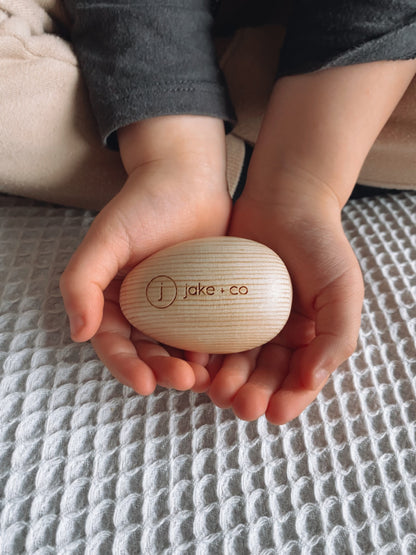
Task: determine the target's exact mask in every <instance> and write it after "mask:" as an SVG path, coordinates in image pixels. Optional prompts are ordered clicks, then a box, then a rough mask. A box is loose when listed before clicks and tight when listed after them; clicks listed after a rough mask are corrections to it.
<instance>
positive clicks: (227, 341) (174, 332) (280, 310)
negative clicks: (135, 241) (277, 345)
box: [120, 237, 292, 354]
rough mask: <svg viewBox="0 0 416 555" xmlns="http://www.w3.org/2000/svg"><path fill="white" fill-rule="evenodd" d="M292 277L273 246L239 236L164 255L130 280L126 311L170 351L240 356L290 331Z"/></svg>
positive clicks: (123, 297)
mask: <svg viewBox="0 0 416 555" xmlns="http://www.w3.org/2000/svg"><path fill="white" fill-rule="evenodd" d="M291 303H292V287H291V282H290V278H289V274H288V272H287V269H286V267H285V265H284V264H283V262H282V260H281V259H280V258H279V257H278V256H277V254H276V253H274V252H273V251H272V250H271V249H269V248H268V247H266V246H264V245H261V244H260V243H257V242H255V241H251V240H248V239H239V238H237V237H214V238H213V237H210V238H204V239H194V240H191V241H186V242H184V243H180V244H178V245H174V246H172V247H168V248H166V249H164V250H161V251H159V252H157V253H155V254H154V255H152V256H150V257H149V258H147V259H146V260H144V261H143V262H142V263H140V264H139V265H138V266H136V267H135V268H134V269H133V270H132V271H131V272H130V273H129V274H128V275H127V276H126V278H125V280H124V281H123V284H122V287H121V292H120V306H121V309H122V311H123V314H124V315H125V317H126V318H127V320H128V321H129V322H130V323H131V324H132V325H133V326H134V327H135V328H137V329H139V330H140V331H142V332H143V333H145V334H146V335H149V336H150V337H152V338H153V339H156V340H157V341H160V342H161V343H164V344H166V345H170V346H172V347H177V348H179V349H184V350H188V351H196V352H204V353H221V354H226V353H235V352H241V351H245V350H247V349H252V348H254V347H258V346H259V345H263V344H264V343H267V341H270V340H271V339H272V338H273V337H275V336H276V335H277V334H278V333H279V331H280V330H281V329H282V328H283V326H284V325H285V323H286V321H287V319H288V317H289V313H290V308H291Z"/></svg>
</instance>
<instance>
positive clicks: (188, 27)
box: [65, 0, 234, 147]
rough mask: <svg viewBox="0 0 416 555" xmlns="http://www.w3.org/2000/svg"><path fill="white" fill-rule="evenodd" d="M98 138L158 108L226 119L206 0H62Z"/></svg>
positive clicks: (108, 138)
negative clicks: (70, 26) (95, 122)
mask: <svg viewBox="0 0 416 555" xmlns="http://www.w3.org/2000/svg"><path fill="white" fill-rule="evenodd" d="M65 1H66V5H67V8H68V11H69V13H70V15H71V17H72V41H73V45H74V49H75V53H76V55H77V58H78V60H79V64H80V67H81V70H82V73H83V75H84V79H85V82H86V85H87V88H88V92H89V96H90V102H91V105H92V109H93V112H94V114H95V117H96V119H97V122H98V126H99V130H100V133H101V136H102V139H103V141H104V142H105V143H106V144H108V145H109V146H112V147H116V146H117V135H116V133H115V132H116V130H117V129H119V128H120V127H122V126H124V125H127V124H129V123H132V122H135V121H138V120H141V119H145V118H149V117H155V116H161V115H166V114H184V113H186V114H198V115H210V116H215V117H218V118H221V119H223V120H225V121H232V120H233V118H234V115H233V110H232V108H231V105H230V101H229V99H228V96H227V92H226V87H225V85H224V82H223V78H222V76H221V72H220V70H219V68H218V66H217V61H216V56H215V50H214V45H213V40H212V36H211V35H212V24H213V16H212V11H211V0H106V1H102V0H65Z"/></svg>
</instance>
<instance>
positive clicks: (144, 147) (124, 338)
mask: <svg viewBox="0 0 416 555" xmlns="http://www.w3.org/2000/svg"><path fill="white" fill-rule="evenodd" d="M119 141H120V151H121V155H122V158H123V162H124V165H125V167H126V170H127V172H128V174H129V177H128V180H127V182H126V184H125V186H124V187H123V189H122V190H121V192H120V193H119V194H118V195H117V196H116V197H115V198H114V199H113V200H112V201H111V202H110V203H109V204H108V205H107V206H106V207H105V208H104V209H103V210H102V211H101V212H100V214H99V215H98V216H97V218H96V219H95V221H94V222H93V224H92V226H91V228H90V230H89V231H88V233H87V235H86V237H85V239H84V240H83V242H82V243H81V245H80V247H79V248H78V249H77V251H76V252H75V254H74V255H73V257H72V259H71V261H70V263H69V264H68V267H67V268H66V270H65V272H64V273H63V275H62V278H61V291H62V295H63V298H64V303H65V308H66V310H67V313H68V315H69V317H70V324H71V335H72V338H73V339H74V340H75V341H86V340H89V339H91V338H92V344H93V346H94V348H95V350H96V352H97V354H98V356H99V357H100V358H101V360H102V361H103V362H104V364H105V365H106V366H107V368H108V369H109V370H110V372H111V373H112V374H113V375H114V376H115V377H116V378H118V379H119V380H120V381H121V382H122V383H124V384H126V385H129V386H130V387H132V388H133V389H135V390H136V391H137V392H138V393H141V394H149V393H151V392H152V391H153V390H154V388H155V386H156V384H159V385H162V386H165V387H172V388H176V389H179V390H184V389H191V388H192V389H194V390H195V391H203V390H206V389H207V387H208V385H209V375H208V372H207V371H206V369H205V368H204V366H203V364H204V363H205V362H206V360H207V357H206V356H198V355H194V354H189V355H188V354H186V353H182V352H179V351H177V350H175V349H170V348H164V347H163V346H161V345H159V344H158V343H156V342H154V341H152V340H150V339H147V338H145V337H144V336H143V335H141V334H140V333H139V332H137V330H133V329H132V328H131V326H130V325H129V324H128V322H127V321H126V320H125V318H124V317H123V315H122V313H121V310H120V307H119V289H120V285H121V281H122V277H123V276H124V275H125V274H126V273H127V271H128V270H129V269H131V268H132V267H134V266H135V265H136V264H138V263H139V262H140V261H141V260H143V258H145V257H147V256H149V255H150V254H152V253H153V252H156V251H158V250H160V249H162V248H164V247H166V246H168V245H171V244H175V243H178V242H180V241H184V240H187V239H191V238H194V237H202V236H207V235H222V234H224V233H225V231H226V228H227V225H228V219H229V213H230V208H231V206H230V205H231V202H230V198H229V195H228V190H227V186H226V180H225V143H224V127H223V123H222V121H219V120H216V119H213V118H209V117H195V116H168V117H161V118H154V119H152V120H147V121H144V122H141V123H138V124H134V125H133V126H130V127H129V128H126V129H124V130H123V131H122V132H121V133H120V134H119ZM186 358H188V359H189V360H185V359H186Z"/></svg>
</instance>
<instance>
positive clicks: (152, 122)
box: [118, 115, 225, 174]
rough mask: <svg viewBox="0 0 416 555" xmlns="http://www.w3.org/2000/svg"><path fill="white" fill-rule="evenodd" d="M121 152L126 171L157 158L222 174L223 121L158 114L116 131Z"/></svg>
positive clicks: (223, 154) (223, 151)
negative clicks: (158, 115) (200, 166)
mask: <svg viewBox="0 0 416 555" xmlns="http://www.w3.org/2000/svg"><path fill="white" fill-rule="evenodd" d="M118 140H119V145H120V154H121V158H122V161H123V164H124V167H125V169H126V171H127V173H128V174H131V173H132V172H133V171H134V170H135V169H136V168H138V167H139V166H141V165H143V164H147V163H149V162H155V161H158V160H171V161H177V162H179V163H181V164H184V165H190V166H192V165H193V166H195V165H202V166H203V167H207V168H209V171H220V172H224V173H225V133H224V125H223V122H222V120H219V119H217V118H213V117H208V116H193V115H179V116H161V117H155V118H150V119H147V120H143V121H139V122H136V123H133V124H131V125H128V126H126V127H124V128H122V129H120V130H119V131H118Z"/></svg>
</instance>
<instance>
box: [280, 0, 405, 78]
mask: <svg viewBox="0 0 416 555" xmlns="http://www.w3.org/2000/svg"><path fill="white" fill-rule="evenodd" d="M415 57H416V2H415V0H336V2H334V1H333V0H294V2H293V3H292V11H291V14H290V24H289V26H288V29H287V33H286V37H285V43H284V45H283V49H282V52H281V56H280V63H279V65H280V69H279V75H293V74H299V73H307V72H310V71H316V70H320V69H324V68H329V67H334V66H345V65H351V64H357V63H363V62H374V61H380V60H399V59H403V60H404V59H411V58H415Z"/></svg>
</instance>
